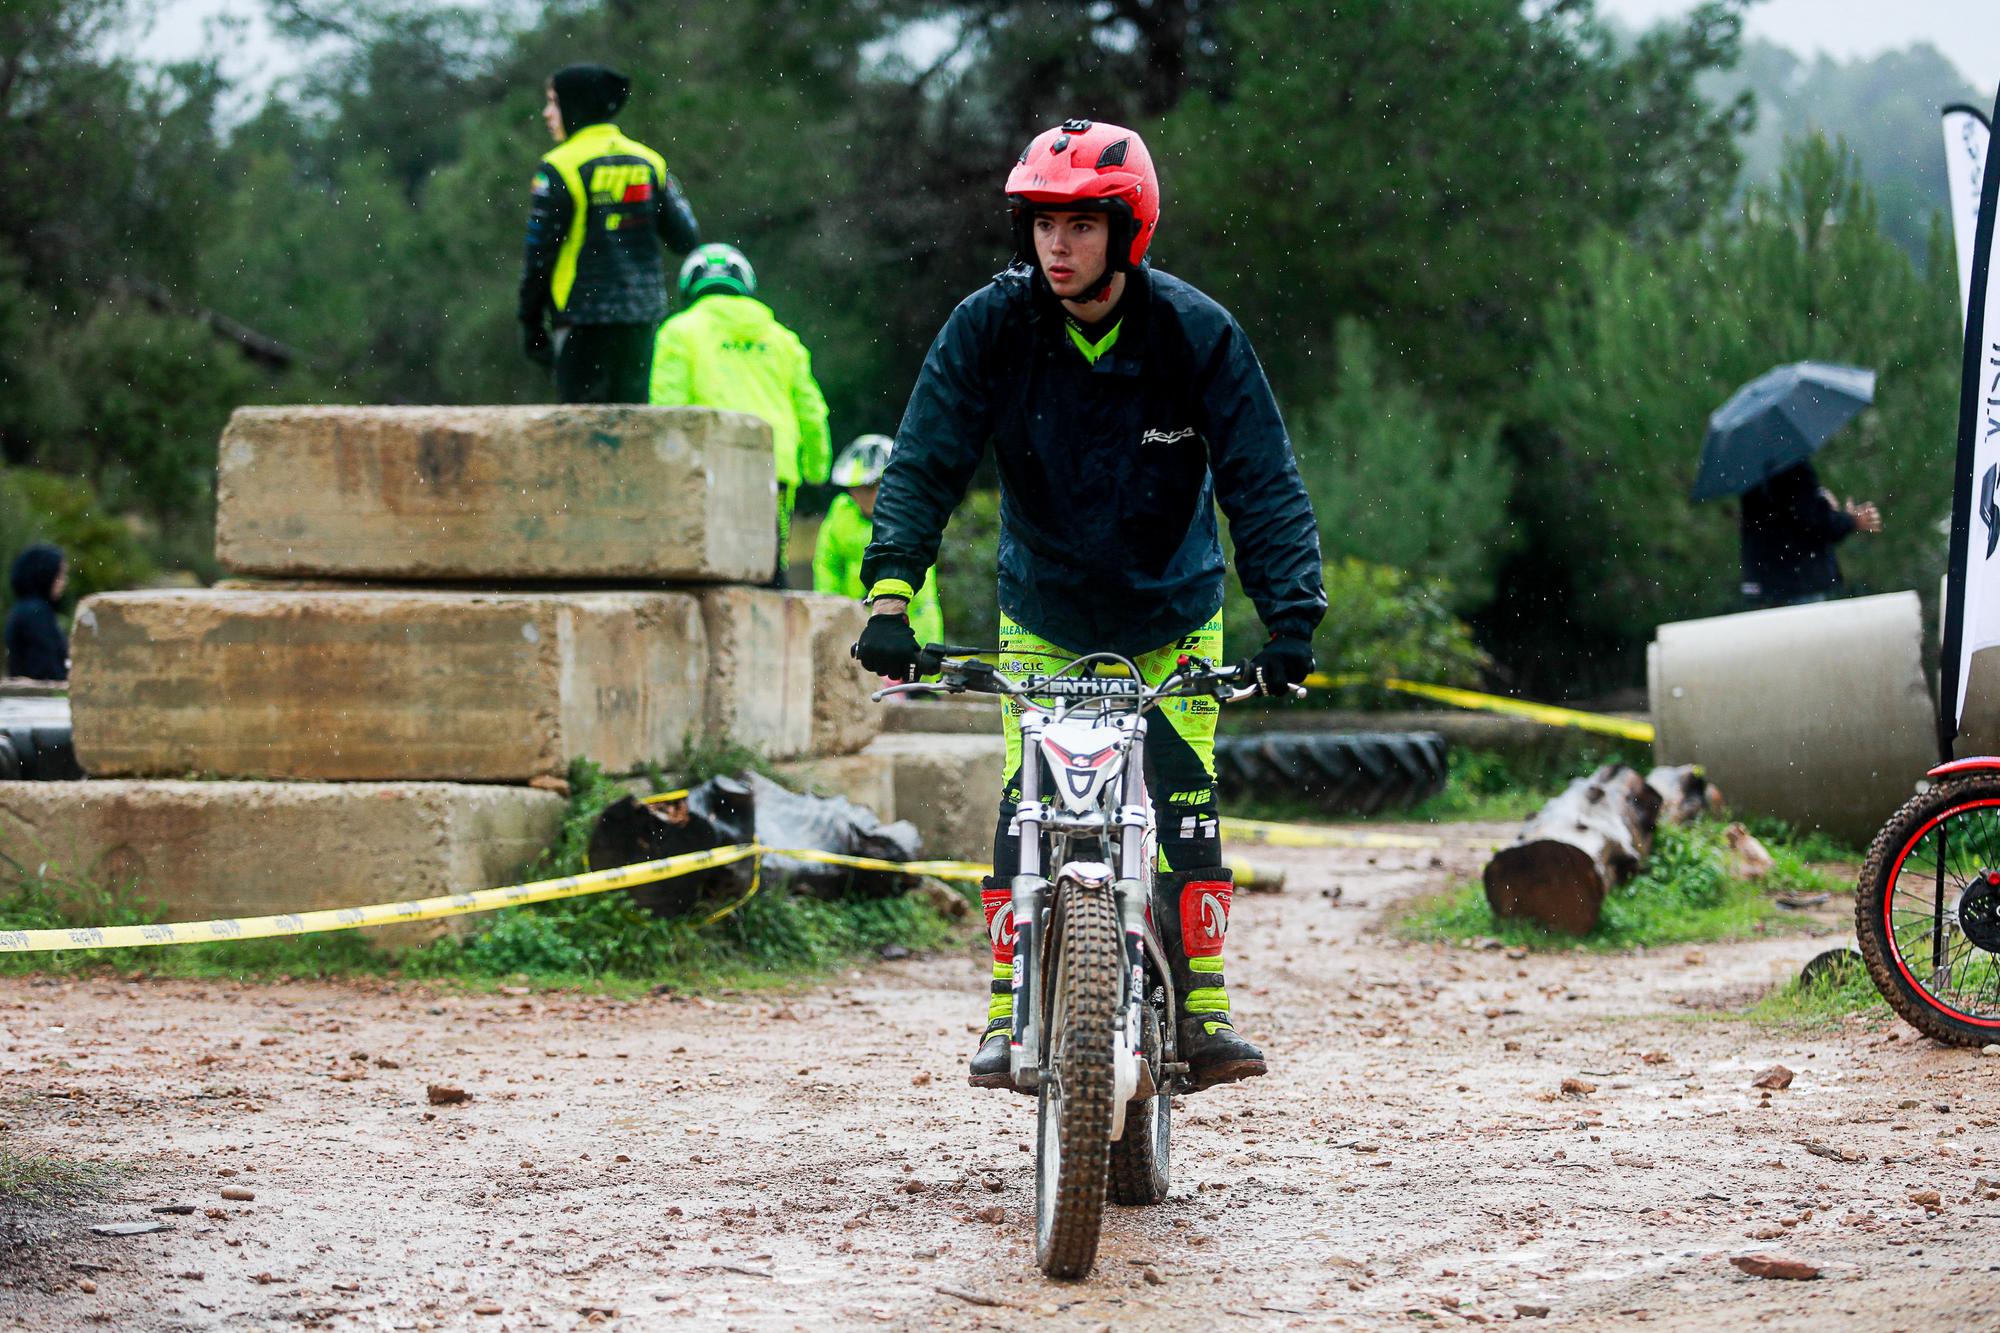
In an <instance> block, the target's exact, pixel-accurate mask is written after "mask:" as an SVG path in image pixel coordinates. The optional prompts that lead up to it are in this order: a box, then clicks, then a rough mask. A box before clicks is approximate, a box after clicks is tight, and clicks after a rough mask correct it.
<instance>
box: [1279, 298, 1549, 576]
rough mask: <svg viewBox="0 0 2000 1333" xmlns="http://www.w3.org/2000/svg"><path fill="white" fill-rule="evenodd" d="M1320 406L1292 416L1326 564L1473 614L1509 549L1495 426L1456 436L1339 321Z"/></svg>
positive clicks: (1368, 342) (1359, 327)
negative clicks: (1330, 387)
mask: <svg viewBox="0 0 2000 1333" xmlns="http://www.w3.org/2000/svg"><path fill="white" fill-rule="evenodd" d="M1337 346H1338V353H1339V365H1340V369H1339V372H1338V374H1337V375H1336V377H1335V381H1334V391H1333V394H1332V395H1331V396H1330V397H1327V398H1324V399H1321V400H1320V401H1318V402H1315V403H1310V404H1308V405H1307V406H1306V407H1305V408H1304V409H1303V410H1302V411H1300V412H1297V413H1295V414H1294V415H1293V420H1292V437H1293V448H1294V452H1295V453H1296V455H1297V457H1298V464H1299V475H1300V477H1302V478H1303V479H1304V481H1305V484H1306V491H1307V493H1308V494H1310V495H1311V496H1312V503H1313V513H1314V515H1315V516H1316V517H1317V518H1318V519H1319V533H1320V549H1321V551H1322V552H1323V553H1324V555H1325V557H1326V558H1327V559H1328V560H1329V561H1342V560H1346V559H1354V560H1364V561H1368V562H1370V563H1371V564H1373V565H1376V566H1382V565H1387V566H1389V567H1391V568H1394V569H1400V570H1405V571H1408V572H1409V573H1410V574H1411V575H1413V576H1415V577H1416V578H1417V579H1419V580H1423V581H1425V582H1427V583H1428V584H1429V586H1430V587H1431V588H1432V591H1433V593H1434V595H1435V596H1437V597H1438V598H1439V599H1440V600H1441V601H1443V603H1444V604H1445V605H1446V606H1447V607H1448V608H1449V609H1451V610H1453V611H1465V610H1469V609H1471V608H1473V607H1477V606H1481V605H1484V604H1485V603H1486V602H1487V601H1489V600H1490V599H1491V598H1492V595H1493V576H1494V571H1495V570H1496V569H1497V567H1498V565H1499V561H1500V557H1501V556H1502V555H1503V554H1504V553H1505V550H1506V547H1507V544H1508V532H1509V528H1508V518H1507V497H1508V493H1509V492H1510V491H1511V490H1512V489H1513V472H1512V469H1511V467H1510V466H1509V464H1508V461H1507V459H1506V458H1505V456H1504V455H1503V454H1502V453H1501V451H1500V443H1499V429H1498V426H1497V423H1495V422H1492V421H1486V422H1482V423H1480V424H1478V425H1477V426H1476V427H1474V428H1473V429H1470V430H1458V429H1454V428H1453V427H1451V426H1449V425H1447V424H1446V422H1445V421H1444V419H1443V417H1442V416H1441V415H1440V414H1439V413H1438V412H1437V411H1436V410H1435V409H1434V408H1433V407H1432V406H1431V405H1430V404H1429V403H1428V402H1427V401H1426V400H1425V398H1424V396H1423V394H1422V393H1421V392H1419V391H1418V390H1417V389H1416V388H1414V387H1412V386H1411V385H1409V384H1407V383H1405V382H1403V381H1402V380H1401V379H1399V378H1397V377H1396V375H1395V374H1394V373H1393V370H1392V368H1391V367H1390V366H1389V365H1388V364H1386V363H1385V361H1384V358H1383V356H1382V353H1381V351H1380V349H1379V347H1378V345H1377V342H1376V339H1375V336H1374V334H1373V332H1372V331H1371V330H1370V329H1369V327H1368V326H1367V325H1366V324H1363V323H1362V322H1361V321H1359V320H1353V319H1349V320H1343V321H1342V322H1341V324H1340V329H1339V334H1338V342H1337Z"/></svg>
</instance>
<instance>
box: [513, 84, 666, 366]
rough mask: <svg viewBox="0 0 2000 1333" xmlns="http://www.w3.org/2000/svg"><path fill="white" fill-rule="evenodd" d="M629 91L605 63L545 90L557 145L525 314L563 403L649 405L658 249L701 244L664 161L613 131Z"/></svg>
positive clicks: (535, 218) (529, 265) (530, 237)
mask: <svg viewBox="0 0 2000 1333" xmlns="http://www.w3.org/2000/svg"><path fill="white" fill-rule="evenodd" d="M631 88H632V81H631V80H630V79H628V78H626V77H625V76H624V75H623V74H620V73H619V72H618V71H616V70H613V69H607V68H606V67H604V66H603V65H566V66H564V67H563V68H562V69H559V70H557V71H556V72H555V73H554V74H552V75H550V76H549V82H548V86H547V88H546V90H545V91H546V94H547V102H546V104H545V105H544V106H543V108H542V121H543V123H544V124H545V125H547V126H548V130H549V137H551V138H553V139H554V140H555V141H556V147H555V148H554V149H552V150H551V151H550V152H549V153H547V154H546V155H545V156H544V157H543V158H542V163H541V166H540V168H539V169H537V170H536V172H535V180H534V187H533V207H532V208H531V209H530V211H529V214H528V233H527V240H526V243H525V246H524V254H523V262H522V267H521V290H520V300H519V317H520V321H521V338H522V348H523V350H524V351H525V352H526V353H527V356H528V359H529V360H531V361H533V362H535V363H536V364H538V365H544V366H553V368H554V370H555V378H556V396H557V397H558V398H559V399H561V400H562V401H563V402H565V403H643V402H645V401H646V396H647V392H648V389H649V388H650V384H651V379H652V368H653V334H654V330H655V329H657V328H658V326H659V323H660V321H661V320H662V319H664V318H665V317H666V313H667V289H666V273H665V269H664V266H663V265H662V263H661V261H660V243H661V242H662V241H664V242H666V244H667V245H669V246H671V247H673V249H674V250H675V251H676V252H678V253H683V254H685V253H686V252H687V251H689V250H692V249H694V248H695V246H696V245H698V244H700V242H701V235H700V231H699V228H698V227H697V225H696V223H695V218H694V211H693V210H692V209H690V208H689V207H688V204H687V200H686V199H685V198H683V197H682V195H681V189H680V185H679V183H678V182H676V181H675V180H674V178H673V175H672V173H670V172H669V171H668V170H667V164H666V162H665V161H664V160H662V158H661V157H660V155H659V154H658V153H656V152H654V151H653V150H652V149H650V148H648V147H647V146H646V145H645V144H642V143H640V142H639V141H638V140H636V139H630V138H627V137H626V136H625V135H623V134H621V133H619V131H618V127H617V126H616V125H614V124H612V123H611V118H612V117H613V116H615V115H617V114H618V111H619V109H620V108H621V107H623V106H624V105H625V99H626V97H627V96H628V95H629V94H630V92H631ZM549 323H553V324H554V326H555V330H556V333H557V334H558V335H559V336H553V337H552V336H551V331H550V329H549V327H548V324H549Z"/></svg>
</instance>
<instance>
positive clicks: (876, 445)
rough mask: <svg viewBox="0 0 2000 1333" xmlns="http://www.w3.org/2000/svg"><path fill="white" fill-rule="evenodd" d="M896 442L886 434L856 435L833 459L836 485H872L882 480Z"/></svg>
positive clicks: (834, 482)
mask: <svg viewBox="0 0 2000 1333" xmlns="http://www.w3.org/2000/svg"><path fill="white" fill-rule="evenodd" d="M895 448H896V442H895V441H894V440H892V439H890V438H889V437H888V436H887V435H857V436H855V437H854V439H853V440H852V441H851V442H850V443H849V444H848V446H847V447H846V448H845V449H842V450H841V451H840V457H838V458H836V459H834V460H833V484H834V485H836V486H873V485H874V484H875V483H876V482H878V481H880V480H882V473H883V472H884V471H885V470H886V469H887V468H888V466H889V455H890V454H891V453H893V452H894V451H895Z"/></svg>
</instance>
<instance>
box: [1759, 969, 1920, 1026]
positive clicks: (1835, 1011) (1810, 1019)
mask: <svg viewBox="0 0 2000 1333" xmlns="http://www.w3.org/2000/svg"><path fill="white" fill-rule="evenodd" d="M1892 1013H1893V1011H1892V1010H1891V1009H1890V1008H1889V1003H1888V1001H1886V1000H1884V999H1883V998H1882V994H1881V992H1880V991H1878V990H1876V989H1875V983H1874V982H1873V981H1872V980H1870V979H1869V976H1868V969H1867V967H1866V966H1865V965H1864V964H1863V963H1862V962H1861V960H1860V959H1859V958H1855V959H1853V960H1852V961H1850V962H1848V963H1846V964H1844V965H1841V966H1837V967H1833V968H1829V969H1828V970H1827V971H1825V972H1824V973H1822V974H1820V975H1819V976H1817V977H1815V978H1814V979H1813V980H1812V981H1810V982H1806V981H1802V980H1800V979H1799V978H1798V977H1793V978H1792V979H1791V980H1790V981H1787V982H1786V983H1785V984H1784V985H1782V986H1780V987H1778V988H1777V989H1776V990H1774V991H1772V992H1771V993H1770V994H1769V995H1766V996H1765V997H1764V998H1763V999H1761V1000H1759V1001H1757V1003H1756V1004H1753V1005H1751V1006H1750V1007H1749V1008H1748V1009H1746V1010H1744V1011H1743V1015H1742V1016H1743V1017H1744V1018H1747V1019H1749V1020H1751V1021H1752V1022H1757V1023H1790V1024H1798V1025H1801V1026H1805V1027H1827V1026H1830V1025H1832V1024H1835V1023H1839V1022H1841V1021H1842V1020H1844V1019H1846V1018H1847V1017H1848V1016H1849V1015H1852V1014H1866V1015H1868V1016H1870V1017H1873V1018H1889V1017H1890V1016H1891V1015H1892Z"/></svg>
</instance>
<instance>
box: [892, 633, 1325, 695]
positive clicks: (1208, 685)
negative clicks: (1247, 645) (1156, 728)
mask: <svg viewBox="0 0 2000 1333" xmlns="http://www.w3.org/2000/svg"><path fill="white" fill-rule="evenodd" d="M978 651H980V650H978V649H971V648H960V647H956V646H954V645H950V644H942V643H932V644H926V645H925V646H924V647H923V649H922V650H921V651H919V652H918V654H917V672H918V674H919V675H920V676H936V677H937V678H938V679H936V680H929V681H926V680H916V681H907V682H904V683H903V684H900V685H890V686H886V687H884V688H882V689H879V690H876V691H875V692H874V693H873V694H871V695H869V698H871V699H874V700H876V701H877V702H880V701H881V700H883V699H886V698H888V697H890V696H891V695H896V694H908V693H914V692H916V691H918V690H930V691H934V692H943V693H945V694H997V695H1003V696H1021V697H1030V698H1038V699H1070V700H1074V699H1133V700H1137V701H1138V702H1139V704H1140V706H1141V707H1142V708H1144V707H1147V706H1150V705H1152V704H1154V703H1157V702H1158V701H1160V700H1162V699H1172V698H1193V697H1198V696H1204V695H1205V696H1208V697H1211V698H1214V699H1217V700H1219V701H1220V702H1222V703H1240V702H1241V701H1243V700H1245V699H1251V698H1255V697H1257V696H1258V695H1259V694H1261V693H1262V691H1260V690H1259V689H1258V688H1257V685H1256V684H1255V681H1254V679H1253V677H1252V676H1251V673H1250V664H1249V663H1247V662H1243V663H1239V664H1237V665H1235V666H1229V667H1217V666H1215V665H1213V664H1212V663H1209V662H1207V661H1204V660H1202V659H1201V658H1198V657H1186V656H1183V657H1182V658H1181V659H1180V661H1179V662H1178V663H1177V664H1176V666H1175V670H1174V673H1173V674H1172V675H1170V676H1168V677H1167V678H1166V679H1165V680H1163V681H1161V682H1160V683H1159V684H1158V685H1148V684H1147V683H1146V682H1145V681H1144V680H1143V679H1141V678H1140V677H1139V675H1138V672H1137V671H1136V669H1134V668H1133V667H1132V664H1131V663H1130V662H1129V661H1127V660H1126V659H1124V658H1122V657H1118V656H1117V655H1116V654H1111V653H1089V654H1086V655H1085V656H1083V657H1079V658H1077V659H1076V660H1075V661H1073V662H1070V663H1069V664H1068V665H1066V666H1064V667H1061V668H1060V669H1058V670H1057V671H1055V672H1053V673H1051V674H1049V675H1044V676H1029V677H1026V678H1025V679H1022V680H1014V679H1012V678H1011V677H1008V676H1006V675H1003V674H1001V672H1000V669H999V668H998V667H996V666H994V665H993V664H992V663H991V662H984V661H981V660H979V659H978V658H977V657H973V656H970V655H969V654H971V653H974V652H978ZM1094 660H1108V661H1115V662H1120V663H1123V664H1124V665H1125V667H1126V669H1127V670H1128V671H1129V672H1130V673H1131V674H1129V675H1124V676H1071V675H1068V674H1066V673H1067V672H1069V671H1070V670H1072V669H1074V668H1075V667H1077V666H1080V665H1083V664H1085V663H1088V662H1091V661H1094ZM1246 681H1249V682H1250V683H1248V684H1245V683H1244V682H1246ZM1291 693H1292V695H1293V696H1294V697H1295V698H1304V697H1305V693H1306V689H1305V686H1303V685H1294V686H1292V687H1291Z"/></svg>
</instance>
